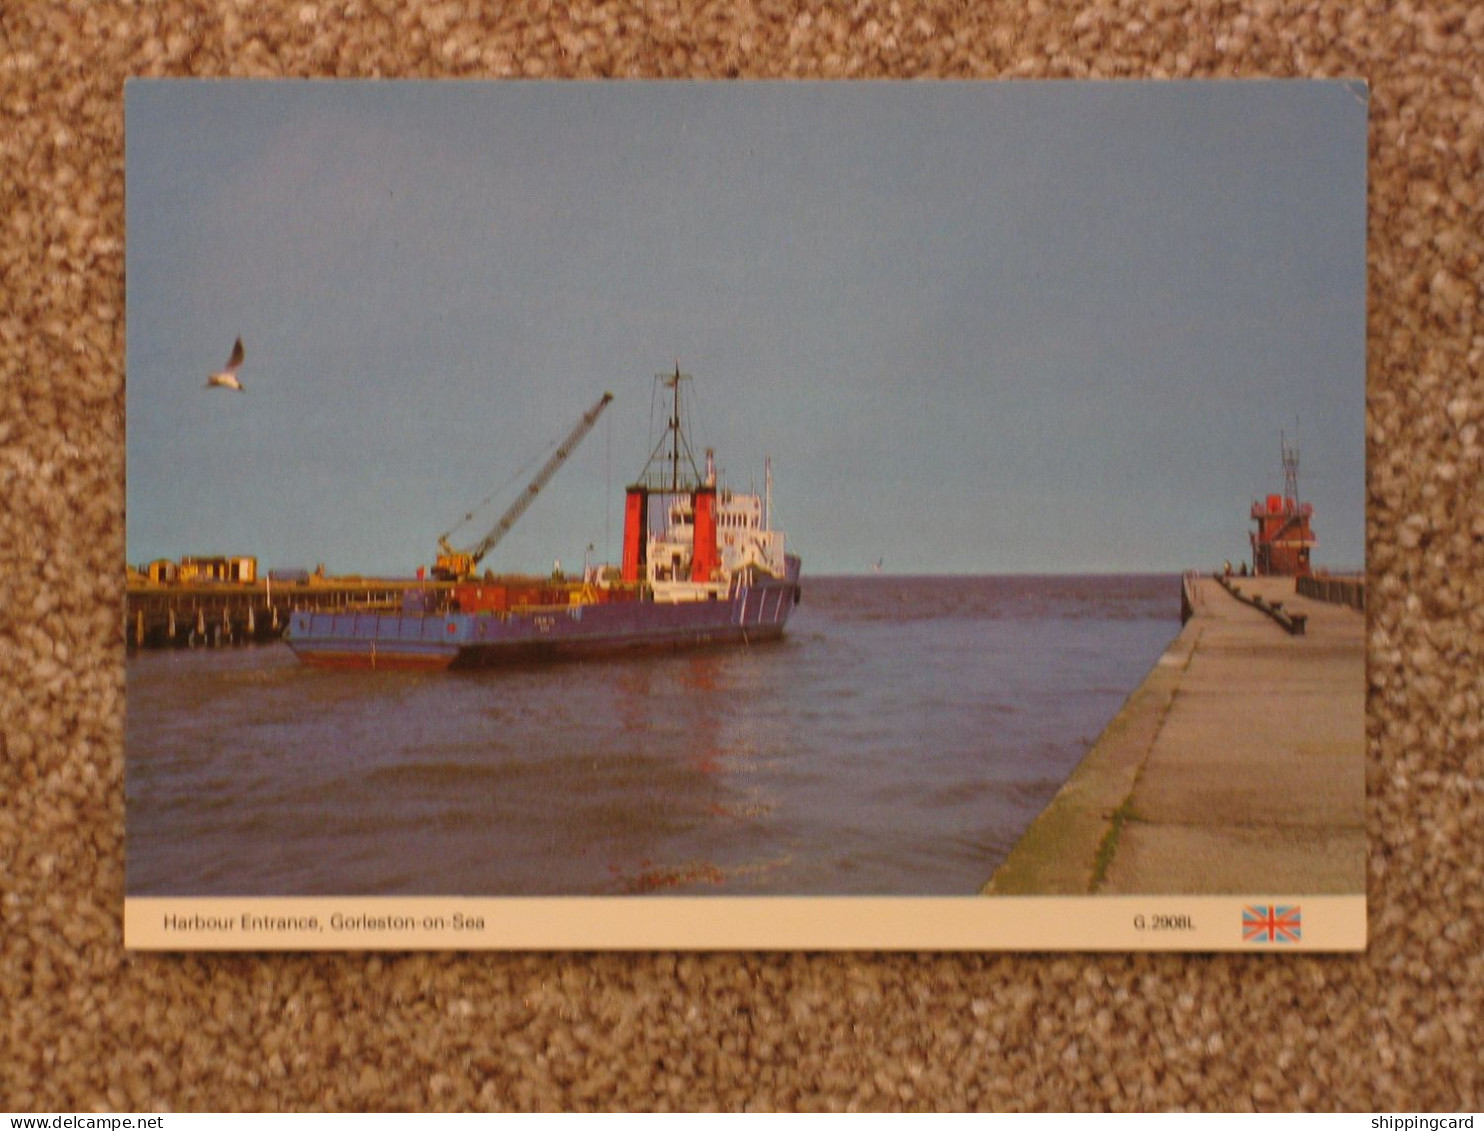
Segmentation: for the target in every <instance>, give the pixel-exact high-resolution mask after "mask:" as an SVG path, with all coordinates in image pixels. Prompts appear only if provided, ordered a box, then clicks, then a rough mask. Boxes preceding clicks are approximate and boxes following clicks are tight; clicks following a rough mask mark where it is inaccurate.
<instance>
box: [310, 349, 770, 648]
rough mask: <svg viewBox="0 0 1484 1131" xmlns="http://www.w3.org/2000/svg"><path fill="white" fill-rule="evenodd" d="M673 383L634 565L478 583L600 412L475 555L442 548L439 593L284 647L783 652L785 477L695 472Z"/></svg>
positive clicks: (644, 482) (633, 522) (422, 591)
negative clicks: (773, 646)
mask: <svg viewBox="0 0 1484 1131" xmlns="http://www.w3.org/2000/svg"><path fill="white" fill-rule="evenodd" d="M656 380H657V381H659V382H662V383H663V385H664V388H665V390H666V393H667V394H668V395H667V396H666V400H667V401H668V402H669V405H670V415H669V419H668V422H667V423H666V425H665V428H664V429H663V431H662V433H661V436H660V440H659V443H657V444H656V445H655V447H654V449H653V450H652V451H651V453H650V457H649V461H648V462H647V463H646V465H645V467H644V470H643V471H642V472H641V473H640V475H639V477H638V479H636V480H635V481H634V482H633V483H632V484H630V485H629V486H628V487H627V489H626V492H625V504H624V529H623V557H622V561H621V563H619V564H618V565H600V566H586V565H585V566H584V569H583V572H582V576H581V578H580V580H579V579H577V578H571V579H568V578H566V577H564V576H562V575H561V574H560V571H554V573H553V576H552V577H550V578H529V577H524V578H523V577H497V576H494V575H492V574H488V573H486V574H484V575H483V576H482V577H480V576H478V575H477V569H478V566H479V564H480V561H481V560H482V559H483V557H484V556H485V555H486V554H488V553H489V551H490V550H491V549H493V547H494V545H495V544H496V543H497V542H498V541H499V539H500V538H502V537H503V536H504V534H505V533H506V532H507V531H508V530H509V529H510V528H511V526H513V525H514V523H515V521H516V519H518V518H519V517H520V515H521V514H522V513H524V511H525V509H526V507H527V506H529V505H530V503H531V502H532V501H534V499H535V497H536V495H537V493H538V492H539V491H540V490H541V488H542V487H543V486H545V484H546V482H547V481H548V480H549V479H550V478H551V476H552V475H553V474H554V473H555V471H556V469H557V468H558V467H560V466H561V463H562V462H563V461H564V460H565V459H566V457H567V456H568V455H570V454H571V452H572V450H573V449H574V448H575V447H576V446H577V444H578V443H580V442H581V440H582V438H583V437H584V436H585V435H586V434H587V432H588V431H589V430H590V429H591V428H592V426H593V424H594V423H595V422H596V420H597V417H598V416H599V415H600V414H601V413H602V411H603V409H604V408H605V407H606V406H607V404H608V402H609V401H610V400H612V397H611V395H610V394H607V393H605V394H604V395H603V398H602V399H601V400H600V401H599V402H598V403H597V404H595V405H594V406H593V407H592V408H591V409H589V410H588V412H587V413H586V414H585V415H584V416H583V418H582V420H581V421H579V422H578V424H577V426H576V427H575V428H574V429H573V430H572V432H571V433H570V434H568V436H567V437H566V438H565V439H564V440H563V441H562V443H561V444H560V445H559V446H558V447H557V449H556V452H555V453H554V454H553V455H552V457H551V458H550V459H549V460H548V461H547V463H546V465H545V466H544V467H543V468H542V469H541V471H540V472H539V473H538V474H537V476H536V478H535V479H534V480H533V481H532V482H531V484H530V485H528V486H527V488H526V490H525V492H524V493H523V494H522V495H521V496H520V498H519V499H517V500H516V502H515V504H514V505H513V506H512V507H511V508H510V509H509V510H508V511H507V512H506V513H505V515H504V516H502V518H501V520H500V522H499V523H497V524H496V525H495V527H494V529H492V530H491V531H490V533H489V534H488V535H487V536H486V537H485V538H484V539H483V540H482V541H481V542H480V543H479V544H478V545H476V546H473V547H470V548H467V549H463V550H460V549H456V548H455V547H454V546H452V545H451V543H450V542H449V538H450V537H451V534H452V532H450V534H447V535H444V536H443V537H441V538H440V539H439V547H440V551H441V552H440V553H439V555H438V557H437V561H436V564H435V565H434V567H433V579H434V584H431V585H428V586H425V587H414V588H411V589H409V590H407V592H406V593H405V594H404V595H403V596H402V598H401V601H400V604H399V605H397V606H396V607H393V608H376V609H363V610H346V611H337V612H322V611H315V610H311V609H302V610H296V611H295V612H294V613H293V614H292V615H291V617H290V620H289V624H288V628H287V631H286V632H285V634H284V638H285V640H287V641H288V644H289V646H290V647H291V648H292V649H293V650H294V653H295V654H296V655H297V656H298V657H299V659H300V660H301V661H302V662H304V663H306V664H313V665H320V666H336V667H355V668H428V669H442V668H471V667H485V666H491V665H497V664H508V663H513V662H522V661H540V660H548V659H562V658H576V657H586V656H595V655H605V654H614V653H622V652H630V651H638V650H664V649H671V648H685V647H695V646H701V645H727V644H752V643H758V642H761V641H767V640H776V639H778V638H779V637H781V636H782V635H783V630H784V627H785V625H786V624H787V623H788V617H789V614H790V612H792V610H793V607H794V606H795V605H796V604H797V603H798V601H799V596H800V585H799V572H800V559H799V557H798V556H797V555H796V554H791V553H788V552H787V551H786V549H785V540H784V535H783V533H782V532H781V531H778V530H774V529H773V527H772V513H771V512H772V494H773V475H772V464H771V460H770V461H768V464H767V466H766V471H765V491H764V494H763V495H761V496H759V495H757V494H743V493H739V492H735V491H732V490H729V489H727V488H725V487H723V486H721V485H719V484H718V477H717V472H716V463H715V455H714V453H713V452H711V451H709V450H708V451H707V452H706V453H705V457H704V465H703V468H699V467H698V466H697V463H696V460H695V458H694V455H693V453H692V449H691V447H690V443H689V440H688V438H687V436H686V429H685V427H684V426H683V424H682V420H683V414H682V403H681V399H682V398H681V387H682V385H683V384H684V383H685V382H687V381H689V380H690V377H689V376H688V375H685V374H682V373H681V372H680V367H679V366H678V365H677V366H676V368H675V372H674V373H673V374H664V375H661V376H660V377H658V378H656Z"/></svg>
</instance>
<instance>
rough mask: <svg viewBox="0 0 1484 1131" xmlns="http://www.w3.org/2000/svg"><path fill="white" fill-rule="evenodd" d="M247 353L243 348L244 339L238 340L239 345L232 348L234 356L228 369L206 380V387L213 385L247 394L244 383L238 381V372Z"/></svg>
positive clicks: (228, 364)
mask: <svg viewBox="0 0 1484 1131" xmlns="http://www.w3.org/2000/svg"><path fill="white" fill-rule="evenodd" d="M246 356H247V353H246V352H245V351H244V350H243V348H242V339H241V338H238V339H237V344H236V345H235V346H233V347H232V356H231V357H230V358H228V359H227V367H226V368H225V369H223V370H222V371H221V372H220V373H213V374H212V375H211V376H210V377H208V378H207V379H206V387H207V388H208V389H209V388H211V387H212V386H213V385H216V386H218V387H219V388H223V389H236V390H237V391H238V392H239V393H242V392H246V390H245V389H243V387H242V382H241V381H239V380H237V370H238V369H240V368H241V367H242V359H243V358H244V357H246Z"/></svg>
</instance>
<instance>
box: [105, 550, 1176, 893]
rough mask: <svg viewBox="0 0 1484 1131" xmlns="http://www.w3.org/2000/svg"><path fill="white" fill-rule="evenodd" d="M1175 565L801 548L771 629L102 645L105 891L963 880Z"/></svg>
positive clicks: (1078, 724)
mask: <svg viewBox="0 0 1484 1131" xmlns="http://www.w3.org/2000/svg"><path fill="white" fill-rule="evenodd" d="M1178 630H1179V579H1178V577H1120V578H1069V577H980V578H891V577H882V576H873V577H864V578H820V579H817V580H814V581H812V582H811V583H810V586H809V589H808V593H807V594H806V598H805V602H804V604H803V605H801V606H800V607H799V609H798V610H797V612H796V614H795V619H794V621H793V622H792V623H791V625H790V630H789V634H788V635H787V636H786V637H785V638H784V639H783V640H781V641H777V642H773V643H768V644H765V645H760V646H756V647H752V648H736V647H734V648H731V649H723V650H703V651H693V652H678V653H673V654H667V655H651V656H638V657H628V658H624V657H618V658H613V659H606V660H596V661H592V662H582V663H577V662H573V663H557V664H550V665H539V666H523V667H513V668H508V669H496V670H492V671H478V672H471V673H467V674H460V673H441V674H426V673H419V672H366V671H354V672H342V671H336V670H319V669H310V668H305V667H303V666H301V665H300V664H298V663H297V662H296V661H295V659H294V657H293V655H292V653H291V652H290V651H289V649H288V648H287V647H285V646H283V645H269V646H264V647H250V648H241V649H226V650H220V651H216V650H211V651H194V652H176V651H170V652H160V653H141V654H139V655H137V656H132V657H130V659H129V660H128V669H127V676H128V711H127V721H126V752H127V797H128V801H127V835H128V841H127V861H128V888H129V892H130V894H132V895H180V896H189V895H330V894H341V895H451V894H465V895H477V896H498V895H618V894H626V893H658V894H663V893H683V894H686V895H704V894H716V895H737V896H744V895H770V894H774V895H776V894H801V895H837V894H838V895H859V894H883V895H952V894H963V895H968V894H972V893H974V892H975V891H977V890H978V889H979V887H980V885H982V884H983V883H984V881H985V880H986V879H987V878H988V877H989V875H990V874H991V873H992V872H993V871H994V869H995V867H996V865H998V864H999V863H1000V861H1001V860H1002V859H1003V858H1004V857H1005V855H1006V854H1007V853H1008V851H1009V850H1010V848H1011V847H1012V846H1013V844H1014V843H1015V841H1016V839H1017V838H1018V837H1019V835H1020V833H1021V832H1022V831H1024V829H1025V827H1026V826H1027V825H1028V824H1029V823H1030V821H1031V820H1032V819H1033V818H1034V817H1035V816H1036V814H1037V813H1039V812H1040V810H1041V808H1042V807H1043V806H1044V805H1045V803H1046V801H1047V800H1049V798H1050V797H1051V795H1052V794H1053V793H1054V792H1055V791H1056V790H1057V788H1059V786H1060V785H1061V783H1062V781H1063V780H1064V779H1065V777H1066V775H1067V774H1068V772H1069V771H1070V770H1071V769H1072V768H1073V767H1074V766H1075V765H1076V764H1077V762H1078V761H1079V760H1080V758H1081V757H1082V755H1083V753H1084V752H1085V751H1086V749H1087V747H1088V745H1090V743H1091V742H1092V741H1093V739H1095V738H1096V737H1097V735H1098V733H1099V732H1100V731H1101V730H1102V728H1103V726H1104V725H1105V724H1106V723H1107V722H1108V720H1110V719H1111V718H1112V717H1113V715H1114V714H1115V713H1116V712H1117V710H1118V708H1119V707H1120V706H1121V705H1122V703H1123V701H1124V700H1125V699H1126V698H1127V696H1128V695H1129V694H1130V693H1131V692H1132V691H1133V690H1134V688H1135V687H1137V686H1138V684H1139V682H1140V681H1141V680H1142V679H1143V677H1144V676H1145V675H1146V674H1147V673H1148V671H1149V670H1150V668H1151V667H1152V666H1153V665H1154V663H1155V661H1156V660H1157V659H1158V658H1159V656H1160V654H1161V653H1162V651H1163V650H1164V648H1165V646H1166V645H1167V644H1168V643H1169V642H1170V640H1171V639H1172V638H1173V637H1174V635H1175V633H1176V632H1177V631H1178Z"/></svg>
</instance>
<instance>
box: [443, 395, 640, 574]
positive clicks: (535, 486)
mask: <svg viewBox="0 0 1484 1131" xmlns="http://www.w3.org/2000/svg"><path fill="white" fill-rule="evenodd" d="M611 400H613V394H612V393H604V394H603V395H602V396H601V397H600V398H599V399H598V402H597V403H596V404H595V405H593V406H592V408H590V409H588V410H587V412H585V413H583V415H582V419H581V420H579V421H578V422H577V424H576V425H575V426H574V427H573V429H572V431H571V432H569V433H567V435H566V437H565V438H564V439H563V440H562V442H561V444H559V445H558V446H557V450H556V451H555V452H553V453H552V455H551V458H550V459H548V460H547V461H546V462H545V463H544V464H543V465H542V466H541V470H540V471H538V472H537V473H536V477H535V478H534V479H532V480H531V482H530V483H529V484H527V485H526V489H525V490H524V491H522V492H521V494H520V497H519V498H517V499H516V500H515V502H514V503H512V504H511V506H510V509H509V510H507V511H506V512H505V513H504V514H503V515H501V516H500V521H499V522H497V523H496V524H495V526H494V528H493V529H492V530H491V531H490V532H489V533H488V534H486V535H485V537H484V539H483V541H481V542H480V543H479V544H478V545H477V546H474V547H472V548H471V549H469V550H467V551H463V552H459V551H456V550H453V549H452V547H450V546H449V545H448V542H447V538H446V536H445V537H444V538H440V539H439V540H438V543H439V546H440V548H442V549H443V551H444V553H443V554H441V555H440V556H439V559H438V565H437V566H436V567H435V568H434V570H433V575H434V576H435V577H455V578H456V577H466V576H468V575H469V574H471V573H473V572H474V569H475V567H476V566H478V565H479V562H480V560H481V559H482V558H483V557H484V556H485V555H486V554H488V553H489V552H490V551H491V550H493V549H494V548H495V545H496V544H497V543H498V542H499V541H500V539H501V538H503V537H505V535H506V534H508V533H509V532H510V528H511V527H512V526H514V525H515V523H516V521H517V520H518V519H519V518H520V516H521V515H523V514H525V512H526V508H527V507H529V506H530V505H531V503H532V502H533V501H534V500H535V498H536V496H537V495H538V494H540V492H541V488H543V487H545V486H546V484H547V481H548V480H550V479H551V477H552V476H553V475H555V474H556V473H557V470H558V469H559V468H560V467H561V466H562V464H564V463H566V462H567V457H569V456H570V455H571V454H572V453H573V451H575V450H576V448H577V445H578V444H580V443H581V442H582V440H583V438H584V437H586V436H587V434H588V433H589V432H590V431H592V427H593V425H594V424H596V423H597V422H598V417H599V416H601V415H602V414H603V410H604V409H605V408H607V407H608V402H609V401H611Z"/></svg>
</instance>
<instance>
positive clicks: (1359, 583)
mask: <svg viewBox="0 0 1484 1131" xmlns="http://www.w3.org/2000/svg"><path fill="white" fill-rule="evenodd" d="M1298 593H1299V595H1300V596H1303V597H1308V598H1310V599H1311V600H1315V601H1328V602H1329V603H1330V604H1332V605H1348V606H1350V608H1352V609H1363V608H1365V578H1363V577H1301V578H1299V579H1298Z"/></svg>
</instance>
